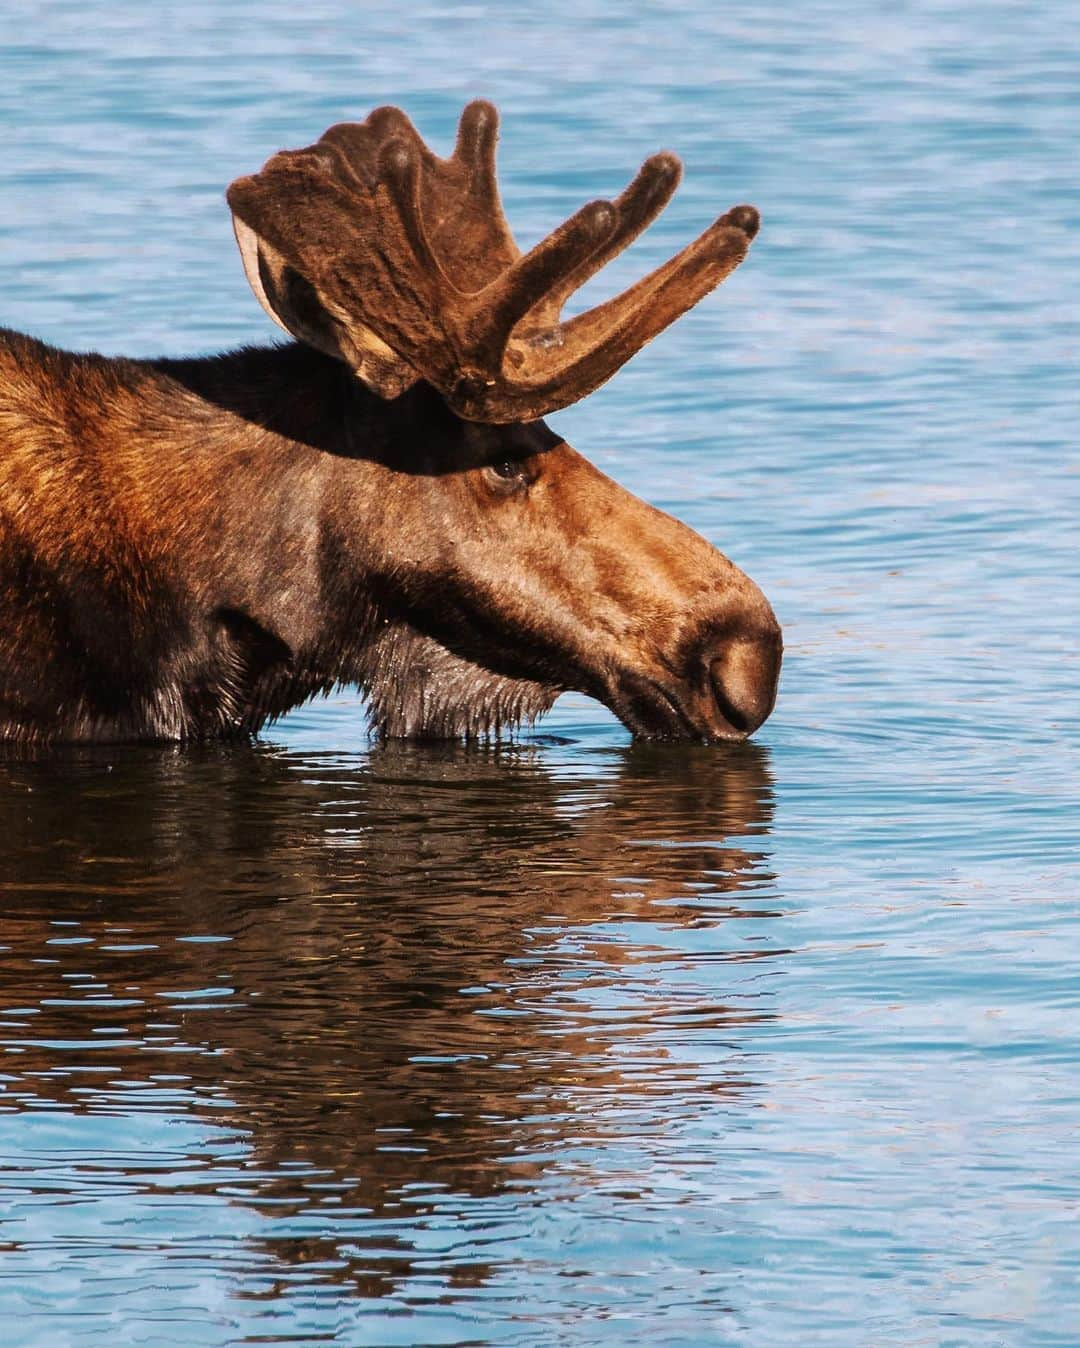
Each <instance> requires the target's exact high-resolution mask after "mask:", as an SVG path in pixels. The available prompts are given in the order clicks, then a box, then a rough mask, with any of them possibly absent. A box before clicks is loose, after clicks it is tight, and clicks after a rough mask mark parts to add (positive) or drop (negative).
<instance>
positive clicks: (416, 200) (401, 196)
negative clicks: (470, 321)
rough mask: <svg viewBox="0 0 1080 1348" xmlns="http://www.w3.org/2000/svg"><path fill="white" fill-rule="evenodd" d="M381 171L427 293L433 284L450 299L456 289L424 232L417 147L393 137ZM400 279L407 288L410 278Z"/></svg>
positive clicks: (384, 149) (384, 150) (384, 152)
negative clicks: (450, 294)
mask: <svg viewBox="0 0 1080 1348" xmlns="http://www.w3.org/2000/svg"><path fill="white" fill-rule="evenodd" d="M378 170H379V179H380V183H381V184H383V183H384V184H385V186H386V194H387V196H388V198H389V200H390V203H391V205H392V206H393V208H394V211H395V213H396V214H397V217H398V221H399V223H400V225H401V228H402V230H403V232H404V234H405V237H406V238H407V239H408V241H409V247H410V248H411V249H412V253H413V258H414V260H415V262H416V266H417V268H418V269H419V271H420V272H421V274H422V275H423V277H424V280H425V281H426V282H427V283H428V284H427V285H425V286H424V289H428V287H429V285H430V284H431V283H432V282H434V285H435V289H436V290H437V291H438V292H439V295H440V297H444V296H448V295H449V292H451V291H452V290H453V287H452V286H451V284H450V281H449V280H448V279H447V277H446V275H445V274H444V272H443V269H442V267H441V266H440V265H439V259H438V258H437V257H436V256H435V253H434V252H433V250H432V247H431V244H430V243H429V241H428V237H427V232H426V231H425V229H424V220H423V211H422V207H421V201H420V188H421V181H420V175H421V165H420V156H419V155H418V154H417V146H416V145H413V144H410V143H409V142H408V141H407V140H405V139H404V138H402V137H400V136H393V137H391V138H390V139H389V140H387V141H386V142H385V143H384V144H383V146H382V148H381V149H380V150H379V158H378ZM401 279H402V280H403V281H404V282H405V283H406V284H408V279H409V278H406V277H403V278H401Z"/></svg>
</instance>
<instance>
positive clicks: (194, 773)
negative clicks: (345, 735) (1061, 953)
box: [0, 745, 778, 1295]
mask: <svg viewBox="0 0 1080 1348" xmlns="http://www.w3.org/2000/svg"><path fill="white" fill-rule="evenodd" d="M772 800H773V796H772V787H771V782H770V775H769V768H768V756H767V751H765V750H764V749H761V748H759V747H757V746H753V745H748V746H740V747H739V748H738V749H736V750H733V751H731V752H718V751H716V750H715V749H713V750H701V751H696V752H695V751H687V750H686V749H685V748H680V749H676V750H670V751H669V750H663V749H648V748H629V749H625V750H609V751H605V752H602V753H598V754H595V755H591V756H590V761H589V762H588V764H587V771H586V770H584V769H583V768H582V767H581V766H580V765H579V766H578V767H577V768H575V767H574V766H573V765H572V764H571V765H570V766H567V765H566V764H565V763H563V764H562V766H547V765H546V762H545V759H544V757H543V756H542V754H541V753H540V752H539V751H536V750H530V749H528V748H521V749H503V750H499V749H488V750H484V749H465V748H445V749H432V748H423V749H421V748H402V747H387V748H382V749H378V750H374V751H372V752H371V753H370V754H367V755H362V756H361V755H357V756H355V757H352V758H343V757H340V756H335V757H325V758H318V757H303V756H299V755H296V754H289V753H284V752H279V751H274V750H269V749H233V750H215V751H206V752H201V753H197V754H192V753H190V752H188V753H181V752H174V751H169V750H130V751H123V752H119V753H118V752H116V751H113V752H110V753H108V754H101V755H97V754H94V753H87V752H79V753H77V754H73V753H68V754H64V755H60V756H57V757H55V758H51V759H48V760H46V761H10V762H7V763H6V764H4V765H3V767H2V777H0V834H2V836H3V837H4V838H5V839H7V845H6V847H5V853H6V864H7V870H6V874H5V877H4V882H3V891H4V903H5V906H6V911H7V912H8V914H9V916H8V918H7V919H6V920H5V922H4V926H3V942H4V944H3V947H2V949H0V982H2V987H3V995H2V1022H0V1035H2V1040H3V1045H4V1048H5V1050H6V1052H5V1056H4V1058H3V1060H2V1070H3V1072H4V1073H5V1074H6V1075H7V1080H6V1085H7V1089H6V1092H4V1093H3V1095H0V1101H4V1102H6V1108H7V1109H8V1110H19V1111H31V1110H35V1109H41V1108H43V1107H45V1108H48V1109H51V1110H57V1109H59V1110H63V1111H67V1112H69V1113H73V1114H78V1115H86V1114H89V1115H117V1116H119V1115H123V1116H126V1117H127V1118H128V1119H130V1118H131V1117H133V1116H134V1115H135V1114H136V1113H137V1112H138V1111H147V1112H149V1113H152V1114H155V1113H156V1114H160V1115H161V1116H162V1117H163V1118H164V1117H168V1118H173V1119H175V1118H176V1117H178V1116H182V1117H183V1118H186V1119H188V1120H190V1119H195V1120H198V1121H199V1122H205V1124H206V1125H207V1126H209V1127H211V1128H212V1129H214V1130H215V1131H216V1133H217V1134H219V1135H220V1138H221V1140H220V1141H219V1142H216V1143H213V1144H211V1145H209V1146H208V1147H202V1148H201V1150H200V1151H199V1154H198V1156H197V1157H195V1158H192V1157H188V1158H187V1160H186V1162H184V1163H183V1164H181V1165H179V1166H178V1167H177V1173H173V1174H171V1175H170V1177H169V1180H168V1186H169V1192H170V1193H171V1194H173V1195H175V1194H177V1193H188V1194H191V1193H201V1194H204V1195H205V1194H209V1193H213V1194H216V1195H217V1196H218V1198H219V1199H220V1198H221V1197H224V1198H226V1199H227V1200H228V1201H229V1202H230V1203H235V1204H244V1205H249V1206H251V1207H254V1208H255V1209H257V1210H258V1211H259V1212H260V1213H261V1214H263V1215H264V1216H265V1217H266V1218H267V1221H266V1222H265V1223H264V1224H263V1225H262V1226H261V1227H260V1228H259V1232H258V1235H257V1237H256V1238H255V1244H257V1245H258V1246H259V1247H260V1248H262V1249H264V1251H266V1252H269V1253H271V1254H272V1256H273V1258H274V1259H275V1260H277V1261H279V1262H280V1263H281V1264H282V1265H283V1266H288V1265H298V1264H303V1265H306V1266H310V1267H311V1269H312V1276H313V1277H316V1278H318V1279H321V1280H325V1279H332V1280H337V1281H341V1282H344V1283H346V1284H349V1285H352V1286H357V1287H359V1288H360V1289H361V1290H362V1291H363V1292H364V1293H366V1294H367V1295H379V1294H381V1293H383V1292H386V1291H389V1290H390V1289H391V1288H393V1287H394V1286H396V1285H398V1284H399V1283H400V1282H401V1280H402V1279H403V1278H407V1277H408V1276H410V1275H411V1274H413V1273H414V1272H415V1268H414V1257H413V1256H414V1254H415V1246H416V1243H417V1240H418V1237H417V1228H418V1226H419V1227H423V1225H424V1223H425V1220H426V1219H428V1218H431V1219H432V1220H435V1219H436V1218H440V1217H444V1216H445V1213H446V1210H447V1205H448V1203H449V1204H450V1206H451V1207H452V1209H453V1211H454V1214H455V1220H456V1221H457V1222H459V1223H461V1222H462V1221H465V1220H466V1219H467V1218H468V1204H469V1202H470V1201H472V1200H477V1199H491V1198H497V1197H498V1196H499V1195H500V1194H502V1193H513V1194H514V1195H515V1196H516V1200H517V1202H518V1203H521V1202H522V1200H523V1199H524V1198H527V1196H528V1194H529V1193H531V1192H534V1191H538V1190H539V1189H540V1188H541V1186H543V1184H544V1183H545V1180H546V1177H549V1172H554V1173H556V1174H559V1175H562V1176H563V1179H562V1180H561V1181H560V1182H563V1183H566V1184H569V1185H571V1186H572V1187H573V1188H575V1189H588V1188H589V1187H590V1186H599V1187H605V1186H606V1187H607V1188H609V1189H610V1190H611V1191H612V1193H613V1194H615V1195H622V1196H626V1195H628V1194H632V1195H633V1196H634V1197H636V1198H638V1199H640V1198H641V1197H642V1196H643V1194H644V1193H645V1190H644V1188H643V1186H645V1185H648V1184H649V1183H654V1182H656V1176H653V1177H651V1178H647V1177H646V1176H645V1175H643V1174H640V1173H629V1172H627V1173H620V1172H619V1171H618V1170H617V1169H616V1170H612V1168H611V1167H610V1165H607V1166H605V1165H595V1166H594V1165H593V1164H592V1159H591V1158H590V1154H589V1148H590V1147H591V1146H592V1145H593V1144H597V1143H600V1142H601V1141H603V1140H604V1139H610V1138H612V1137H618V1136H624V1137H626V1138H627V1139H632V1140H633V1143H634V1145H635V1146H640V1145H641V1143H642V1139H643V1137H644V1136H645V1135H647V1134H650V1133H651V1134H655V1135H656V1136H657V1137H660V1136H662V1134H663V1131H664V1129H665V1127H666V1125H667V1123H668V1122H670V1120H671V1119H673V1118H674V1117H675V1116H678V1117H679V1118H680V1119H681V1121H682V1126H683V1127H684V1128H685V1127H686V1126H688V1121H692V1120H693V1118H694V1116H695V1114H696V1113H699V1112H702V1111H708V1112H709V1113H710V1115H713V1114H715V1112H716V1111H718V1110H724V1109H734V1110H738V1109H740V1108H742V1107H744V1102H745V1101H746V1100H747V1099H753V1097H754V1093H755V1084H756V1078H755V1070H754V1069H753V1068H752V1067H750V1066H748V1065H747V1063H746V1062H744V1061H743V1059H742V1056H741V1054H740V1048H739V1032H740V1027H741V1026H745V1025H747V1024H751V1023H757V1022H761V1021H762V1020H764V1019H767V1018H769V1017H772V1016H775V1014H776V1007H775V1004H774V1001H773V998H772V997H771V995H770V992H769V979H768V974H769V971H770V968H771V957H772V956H774V955H775V954H777V953H778V951H777V946H776V941H775V936H773V937H772V938H770V940H769V941H768V942H763V941H762V938H761V936H760V934H759V933H757V932H756V931H755V920H760V919H761V918H763V917H766V916H776V914H775V913H771V912H770V911H769V909H768V903H767V898H768V894H769V893H770V892H772V890H771V887H770V885H769V881H770V880H771V876H770V874H769V870H768V864H769V863H768V852H767V845H768V828H769V822H770V818H771V813H772ZM650 840H655V841H652V842H650ZM718 962H723V963H727V964H729V965H730V968H729V970H728V972H727V973H718V972H717V970H716V968H715V965H716V964H717V963H718ZM705 966H709V967H708V971H707V973H706V972H705ZM703 1043H708V1044H710V1045H711V1048H710V1050H709V1051H708V1052H704V1053H703V1052H702V1051H701V1048H700V1046H701V1045H702V1044H703ZM688 1046H693V1051H692V1052H688V1051H687V1049H688ZM221 1130H224V1132H221ZM614 1154H615V1155H618V1154H619V1151H618V1149H615V1152H614ZM622 1154H623V1155H624V1157H630V1156H631V1155H632V1154H633V1149H632V1148H631V1147H629V1146H628V1147H626V1148H623V1151H622ZM84 1163H85V1165H84V1169H85V1173H84V1174H83V1175H82V1176H81V1177H80V1176H79V1175H75V1176H72V1175H68V1176H67V1178H66V1180H65V1183H67V1184H68V1185H70V1186H71V1187H72V1188H73V1191H74V1193H75V1194H76V1196H78V1194H79V1192H80V1185H83V1186H89V1187H90V1188H91V1189H92V1188H93V1185H94V1184H95V1183H98V1184H100V1183H101V1182H103V1181H104V1182H107V1183H110V1184H117V1183H119V1184H121V1185H123V1184H127V1185H128V1186H130V1185H132V1184H133V1185H135V1186H145V1187H147V1188H148V1189H149V1190H153V1189H155V1188H156V1187H159V1186H160V1182H161V1181H160V1176H158V1175H157V1174H156V1173H155V1172H152V1171H148V1170H147V1168H146V1165H145V1163H144V1161H143V1160H142V1159H140V1157H139V1156H138V1155H137V1154H136V1155H132V1156H128V1157H124V1156H123V1155H121V1156H120V1159H119V1161H117V1159H116V1157H113V1159H112V1160H111V1161H110V1162H109V1163H108V1164H105V1163H104V1162H102V1161H101V1160H100V1158H99V1160H97V1161H95V1160H94V1158H93V1157H88V1158H84ZM158 1164H159V1165H160V1162H158ZM208 1169H209V1173H207V1171H208ZM37 1182H38V1183H40V1182H41V1177H40V1175H38V1176H37ZM27 1184H28V1185H29V1186H30V1187H31V1188H32V1187H33V1186H32V1184H31V1180H30V1178H29V1177H28V1178H27ZM488 1216H489V1217H490V1218H491V1219H492V1220H495V1216H494V1214H490V1213H489V1214H488ZM398 1219H402V1220H401V1221H399V1220H398ZM5 1225H6V1226H7V1233H8V1235H9V1238H10V1236H11V1234H12V1233H11V1227H10V1225H9V1224H5ZM3 1230H4V1228H3V1227H0V1232H2V1231H3ZM421 1244H422V1242H421ZM19 1247H20V1243H19V1240H18V1238H17V1236H16V1238H15V1239H14V1240H13V1241H12V1243H11V1244H10V1245H9V1247H8V1248H9V1250H18V1249H19ZM445 1262H446V1266H447V1267H446V1270H444V1271H446V1272H447V1274H448V1277H449V1283H448V1286H450V1287H452V1286H454V1285H455V1284H457V1283H461V1282H462V1281H463V1282H464V1284H465V1285H468V1286H475V1285H476V1284H477V1283H478V1282H479V1283H482V1282H483V1281H484V1279H485V1277H486V1276H487V1274H488V1269H487V1267H486V1265H485V1261H484V1260H483V1259H482V1258H476V1257H475V1255H470V1256H469V1257H468V1258H465V1259H459V1258H458V1257H457V1256H456V1255H449V1256H448V1258H447V1260H446V1261H445ZM439 1264H440V1260H439V1259H436V1260H435V1261H434V1266H436V1267H438V1266H439ZM424 1267H425V1268H426V1269H427V1270H428V1272H429V1273H430V1272H431V1269H432V1267H433V1265H432V1262H431V1260H430V1259H428V1260H427V1262H426V1263H425V1264H424ZM248 1292H249V1293H250V1294H254V1293H253V1292H251V1289H250V1288H249V1289H248Z"/></svg>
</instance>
